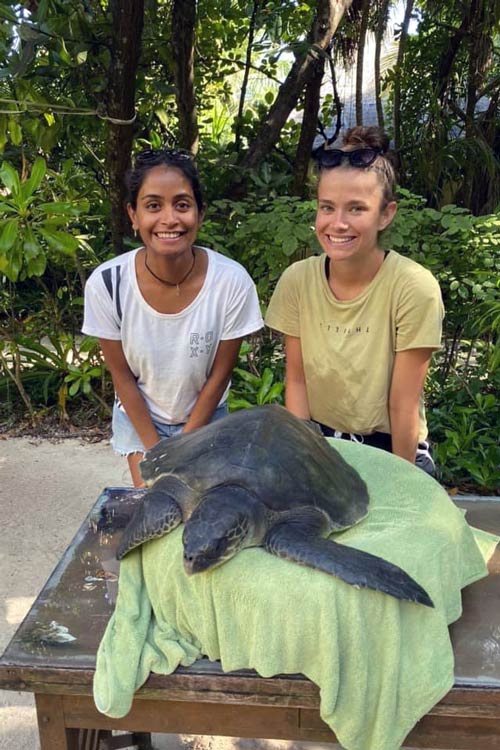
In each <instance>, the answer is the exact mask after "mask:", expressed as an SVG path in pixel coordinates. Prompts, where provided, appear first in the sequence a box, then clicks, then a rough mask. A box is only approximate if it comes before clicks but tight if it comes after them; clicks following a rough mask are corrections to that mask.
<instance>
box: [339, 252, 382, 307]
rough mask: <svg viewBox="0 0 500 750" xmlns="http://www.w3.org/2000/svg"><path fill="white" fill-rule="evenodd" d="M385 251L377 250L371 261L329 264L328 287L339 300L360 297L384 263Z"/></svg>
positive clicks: (347, 261)
mask: <svg viewBox="0 0 500 750" xmlns="http://www.w3.org/2000/svg"><path fill="white" fill-rule="evenodd" d="M384 257H385V254H384V251H383V250H380V249H379V248H377V249H376V250H375V251H374V252H373V253H372V255H371V256H370V258H369V259H366V258H364V259H363V260H362V262H357V261H356V260H354V259H353V260H352V261H351V260H345V261H337V262H335V261H332V260H331V259H330V262H329V273H328V285H329V287H330V289H331V290H332V292H333V294H334V295H335V297H336V298H337V299H338V300H341V301H347V300H351V299H354V298H355V297H358V296H359V295H360V294H361V293H362V292H363V291H364V290H365V289H366V287H367V286H369V285H370V284H371V282H372V281H373V279H374V278H375V276H376V275H377V273H378V272H379V270H380V267H381V266H382V263H383V262H384Z"/></svg>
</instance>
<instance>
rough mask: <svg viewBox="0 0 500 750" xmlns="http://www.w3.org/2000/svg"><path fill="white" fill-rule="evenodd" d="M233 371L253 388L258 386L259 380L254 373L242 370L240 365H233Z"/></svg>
mask: <svg viewBox="0 0 500 750" xmlns="http://www.w3.org/2000/svg"><path fill="white" fill-rule="evenodd" d="M234 372H235V373H237V374H238V375H239V376H240V378H241V379H242V380H244V381H245V383H249V384H250V385H253V386H254V387H255V388H260V385H261V380H260V378H258V377H257V376H256V375H254V374H253V373H251V372H248V371H247V370H242V369H241V368H240V367H235V368H234Z"/></svg>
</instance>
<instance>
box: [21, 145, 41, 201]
mask: <svg viewBox="0 0 500 750" xmlns="http://www.w3.org/2000/svg"><path fill="white" fill-rule="evenodd" d="M46 171H47V165H46V164H45V159H42V157H41V156H37V157H36V159H35V161H34V163H33V168H32V170H31V175H30V177H29V179H28V180H26V182H25V183H24V185H23V186H22V188H21V190H22V194H23V198H25V199H26V198H29V197H30V196H32V195H33V193H34V192H35V191H36V190H38V188H39V187H40V185H41V183H42V180H43V178H44V177H45V173H46Z"/></svg>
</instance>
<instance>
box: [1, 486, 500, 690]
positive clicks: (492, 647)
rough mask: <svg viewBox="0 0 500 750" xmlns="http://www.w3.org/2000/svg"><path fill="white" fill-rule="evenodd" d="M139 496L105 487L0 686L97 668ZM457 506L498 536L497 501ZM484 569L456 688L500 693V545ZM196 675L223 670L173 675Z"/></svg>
mask: <svg viewBox="0 0 500 750" xmlns="http://www.w3.org/2000/svg"><path fill="white" fill-rule="evenodd" d="M143 492H144V491H143V490H133V489H123V488H107V489H105V490H104V491H103V493H102V494H101V495H100V497H99V498H98V500H97V502H96V504H95V505H94V507H93V508H92V510H91V512H90V513H89V515H88V517H87V519H86V520H85V522H84V523H83V525H82V526H81V528H80V529H79V530H78V532H77V534H76V536H75V538H74V539H73V541H72V543H71V544H70V546H69V547H68V549H67V550H66V552H65V554H64V555H63V557H62V559H61V560H60V562H59V564H58V565H57V567H56V569H55V570H54V572H53V573H52V575H51V577H50V578H49V580H48V581H47V583H46V584H45V586H44V588H43V589H42V591H41V593H40V595H39V596H38V598H37V599H36V601H35V603H34V604H33V606H32V607H31V609H30V611H29V613H28V615H27V616H26V618H25V620H24V621H23V623H22V624H21V625H20V627H19V629H18V630H17V632H16V633H15V635H14V637H13V638H12V640H11V642H10V644H9V645H8V647H7V649H6V650H5V652H4V654H3V656H2V657H1V658H0V687H2V672H4V671H6V670H8V672H9V674H10V675H12V674H13V672H15V670H16V669H19V670H23V669H25V668H27V667H32V668H33V667H34V668H37V667H40V669H42V670H43V669H44V668H45V669H49V670H60V673H61V679H62V680H64V671H65V670H67V669H68V666H69V665H71V668H72V669H73V670H74V669H82V670H93V669H94V667H95V656H96V651H97V647H98V645H99V642H100V640H101V638H102V635H103V633H104V630H105V628H106V625H107V622H108V620H109V617H110V615H111V613H112V611H113V608H114V604H115V601H116V596H117V590H118V571H119V563H118V562H117V561H116V559H115V550H116V547H117V544H118V542H119V539H120V536H121V534H122V530H123V528H124V526H125V524H126V523H127V520H128V519H129V517H130V515H131V513H132V510H133V508H134V506H135V504H136V503H137V502H138V500H139V499H140V497H141V496H142V494H143ZM457 504H458V505H459V506H460V507H462V508H465V509H466V511H467V519H468V521H469V523H470V524H471V525H472V526H477V527H478V528H481V529H484V530H486V531H490V532H493V533H496V534H498V533H500V498H498V499H496V498H495V499H492V498H489V499H487V500H474V501H471V500H469V501H468V500H465V501H457ZM489 570H490V575H489V576H488V577H487V578H484V579H482V580H481V581H478V582H476V583H474V584H473V585H472V586H469V587H468V588H466V589H464V591H463V594H462V596H463V610H464V611H463V615H462V617H461V618H460V620H458V622H456V623H454V624H453V625H452V626H451V628H450V631H451V638H452V643H453V648H454V653H455V685H456V686H458V687H460V686H473V687H479V688H493V689H496V688H498V689H500V546H499V547H497V549H496V552H495V554H494V556H493V557H492V559H491V560H490V563H489ZM197 670H201V671H202V672H204V673H207V671H209V672H210V673H211V674H213V675H216V674H218V673H220V672H221V670H220V666H219V664H218V663H213V662H208V661H207V660H202V661H201V662H197V663H196V664H195V665H194V666H193V667H190V668H189V670H183V669H182V668H180V669H179V670H178V671H179V672H182V671H186V672H187V671H190V672H191V673H193V672H196V671H197ZM245 674H248V672H246V673H245ZM255 676H256V677H257V675H255ZM298 678H299V679H304V680H305V678H301V677H300V676H298Z"/></svg>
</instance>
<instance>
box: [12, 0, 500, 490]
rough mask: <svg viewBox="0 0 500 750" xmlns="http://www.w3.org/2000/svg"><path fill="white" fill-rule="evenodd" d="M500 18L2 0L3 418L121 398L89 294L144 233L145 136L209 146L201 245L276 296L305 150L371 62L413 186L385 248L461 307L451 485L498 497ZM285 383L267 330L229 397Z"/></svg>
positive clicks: (480, 2)
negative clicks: (350, 71)
mask: <svg viewBox="0 0 500 750" xmlns="http://www.w3.org/2000/svg"><path fill="white" fill-rule="evenodd" d="M396 6H397V7H398V8H399V10H400V15H399V16H398V20H397V21H395V20H394V13H395V9H396ZM394 28H395V30H396V33H395V34H394V35H393V39H392V42H390V43H388V42H389V40H388V35H389V34H390V31H391V29H394ZM499 28H500V11H499V6H498V2H496V1H495V0H474V2H473V3H463V2H461V0H460V1H459V0H448V2H446V3H434V2H430V0H405V2H404V3H403V4H402V6H401V4H400V3H395V2H393V1H392V0H374V1H373V2H366V0H353V1H351V0H344V1H343V2H340V3H334V2H333V1H332V0H315V2H312V0H311V1H309V0H307V1H305V2H297V1H296V0H285V1H283V2H279V3H278V2H274V0H217V2H215V0H198V2H196V1H195V0H99V1H98V0H74V1H73V0H72V1H71V2H68V0H30V1H29V2H22V3H19V2H15V1H14V0H0V60H1V61H2V62H1V63H0V65H1V67H0V277H1V281H2V286H1V288H0V315H1V318H0V326H1V328H0V391H1V394H2V397H3V399H4V402H5V406H4V409H3V412H2V418H3V424H4V426H9V425H10V426H12V424H13V422H14V421H15V420H19V418H20V416H21V415H22V414H23V413H25V414H27V415H28V417H29V419H30V420H31V421H32V422H36V421H37V420H38V419H40V418H41V416H43V415H44V414H46V412H47V410H48V411H56V412H57V413H58V414H59V415H60V417H61V419H63V420H68V419H69V420H73V421H75V420H77V419H79V418H82V414H83V413H85V415H86V418H87V419H88V420H95V419H97V418H100V417H101V416H103V415H104V414H105V413H106V411H107V410H109V404H110V403H111V398H112V388H111V385H110V381H109V376H108V375H107V373H106V371H105V368H104V367H103V363H102V360H101V357H100V353H99V349H98V346H97V344H96V342H95V341H93V340H89V339H86V338H83V339H82V337H81V336H80V334H79V329H80V324H81V315H82V292H83V286H84V284H85V279H86V277H87V275H88V273H89V272H90V271H91V270H92V268H94V267H95V265H96V264H97V263H99V262H101V261H102V260H104V259H106V258H108V257H111V256H112V255H113V254H115V253H117V252H121V251H123V250H126V249H128V248H129V247H131V246H132V244H131V243H132V239H131V237H130V227H129V225H128V223H127V218H126V215H125V212H124V211H123V210H122V207H123V201H124V193H123V175H124V172H125V170H126V169H127V167H128V165H129V162H130V156H131V153H132V151H133V150H134V149H135V148H140V147H144V146H146V147H149V146H152V147H158V146H160V145H168V146H172V145H175V144H178V145H181V146H183V147H186V148H190V149H191V150H192V151H193V152H194V153H197V158H198V164H199V167H200V171H201V173H202V175H203V177H204V183H205V187H206V196H207V199H208V206H209V209H208V212H207V217H206V221H205V223H204V225H203V228H202V234H201V241H202V242H205V243H207V244H210V245H211V246H212V247H214V248H216V249H217V250H219V251H220V252H223V253H226V254H228V255H230V256H232V257H234V258H236V259H238V260H239V261H241V262H242V263H243V264H244V265H245V266H246V267H247V268H248V270H249V271H250V272H251V273H252V275H253V277H254V278H255V280H256V282H257V285H258V290H259V294H260V297H261V300H262V303H263V305H264V306H265V304H266V303H267V300H268V299H269V296H270V294H271V292H272V289H273V287H274V284H275V282H276V280H277V278H278V277H279V275H280V274H281V272H282V271H283V269H284V268H285V267H286V266H287V265H288V264H289V263H290V262H292V261H294V260H296V259H298V258H302V257H305V255H307V254H308V253H312V252H316V251H317V247H316V245H315V239H314V233H313V231H312V222H313V216H314V201H313V200H312V197H313V190H312V189H311V186H312V183H313V178H312V177H311V174H310V172H309V169H308V165H309V156H310V153H311V149H312V145H313V141H314V139H315V138H317V137H318V136H320V135H321V136H322V137H324V138H328V139H329V140H332V139H333V138H334V137H335V135H336V134H337V133H338V130H339V127H340V126H341V125H342V123H343V120H344V119H345V107H346V102H345V101H343V100H342V97H341V92H340V89H339V85H338V81H339V77H340V75H341V72H342V69H343V68H345V67H347V68H349V67H354V68H355V69H356V75H355V92H354V93H355V105H356V113H357V120H358V121H359V122H361V121H362V119H363V117H364V116H365V108H364V106H363V104H364V98H366V93H365V92H366V90H367V87H366V78H367V70H368V69H373V70H374V71H375V90H374V97H375V104H376V111H377V119H378V121H379V122H380V123H381V124H383V125H385V127H386V129H388V130H389V132H390V134H391V135H392V137H393V141H394V144H395V147H396V157H397V160H398V162H399V168H400V173H401V178H402V179H401V184H402V191H401V192H402V199H401V204H400V211H399V213H398V216H397V220H396V222H395V223H394V225H393V226H392V228H391V230H390V232H389V233H388V235H387V236H386V238H385V242H386V243H387V245H388V246H392V247H394V248H395V249H397V250H399V251H400V252H404V253H408V254H409V255H411V256H412V257H413V258H415V259H416V260H418V261H419V262H421V263H423V264H424V265H426V266H427V267H428V268H430V269H431V270H432V271H433V273H434V274H435V275H436V276H437V278H438V279H439V281H440V284H441V287H442V290H443V295H444V298H445V305H446V309H447V316H446V329H445V346H444V348H443V351H442V352H441V353H440V355H439V356H438V357H436V361H435V364H434V369H433V372H432V375H431V378H430V381H429V392H428V404H429V422H430V424H431V429H432V433H433V437H434V439H435V440H436V453H437V457H438V459H439V463H440V465H441V466H442V472H443V479H444V480H445V481H446V482H448V483H453V482H456V483H459V484H460V485H461V486H464V485H474V486H477V487H482V488H485V489H487V490H490V491H491V490H494V489H496V488H498V487H499V486H500V468H499V467H500V448H499V443H498V437H497V434H496V428H495V425H498V420H499V417H500V414H499V406H498V404H499V403H500V399H499V391H500V345H499V331H500V283H499V281H498V275H497V269H498V267H499V266H500V258H499V254H500V218H499V208H500V156H499V155H500V111H499V110H500V85H499V83H500V65H499V54H498V50H499ZM372 41H373V42H374V44H371V42H372ZM370 56H372V59H370ZM282 391H283V354H282V349H281V343H280V341H279V340H276V339H274V338H273V337H272V336H271V335H270V334H269V333H266V334H264V335H263V336H262V338H261V339H259V340H256V341H249V342H248V343H247V344H246V345H245V347H244V348H243V350H242V354H241V361H240V365H239V367H238V368H237V370H236V372H235V377H234V383H233V390H232V395H231V407H232V408H243V407H246V406H248V405H250V404H255V403H270V402H273V401H276V400H278V401H279V400H280V399H281V398H282Z"/></svg>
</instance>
